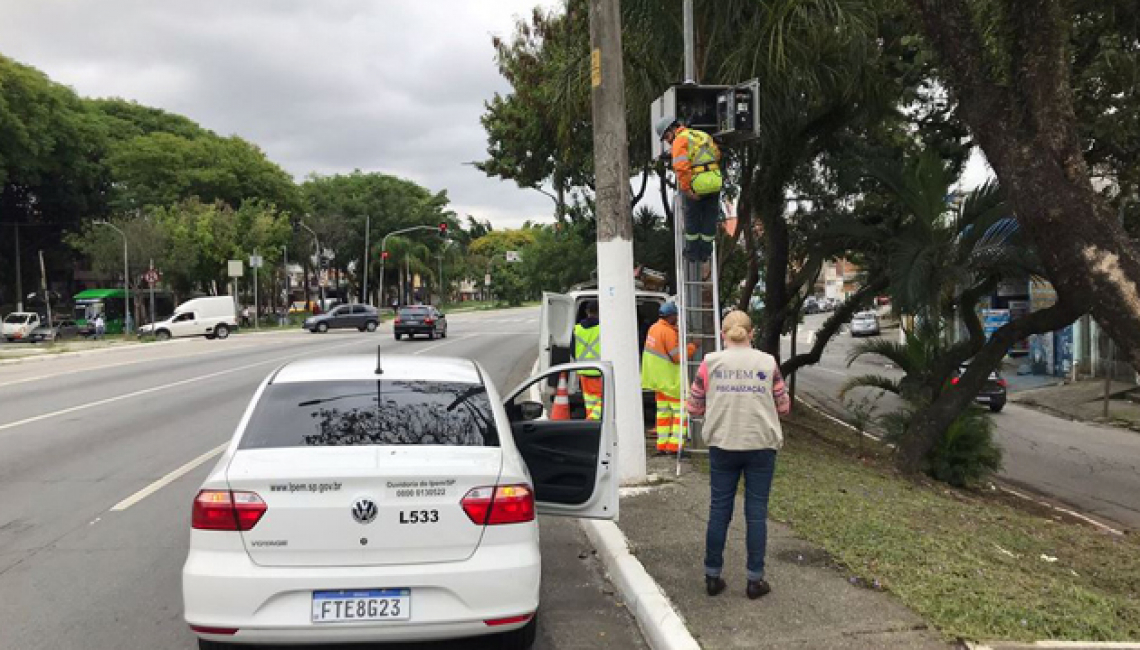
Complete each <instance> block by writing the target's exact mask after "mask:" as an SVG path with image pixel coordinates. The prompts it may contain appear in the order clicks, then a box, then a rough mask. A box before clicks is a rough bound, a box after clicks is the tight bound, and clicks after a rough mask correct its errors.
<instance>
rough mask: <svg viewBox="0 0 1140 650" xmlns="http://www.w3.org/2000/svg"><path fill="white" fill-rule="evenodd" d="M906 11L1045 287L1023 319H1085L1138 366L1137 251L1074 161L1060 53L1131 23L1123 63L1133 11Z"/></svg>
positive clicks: (1071, 98) (949, 1)
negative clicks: (1038, 306) (1103, 28)
mask: <svg viewBox="0 0 1140 650" xmlns="http://www.w3.org/2000/svg"><path fill="white" fill-rule="evenodd" d="M910 4H911V6H912V7H913V8H914V10H915V12H916V13H917V15H918V16H919V17H920V18H921V20H922V25H923V28H924V32H925V34H926V36H927V37H928V38H929V41H930V43H931V45H932V46H933V49H934V50H935V51H936V52H937V53H938V55H939V58H940V59H941V61H942V63H943V66H944V67H943V68H942V69H941V70H940V72H941V76H942V78H943V79H944V81H945V83H946V85H947V86H948V88H949V89H950V91H951V92H952V93H953V96H954V97H955V99H956V100H957V101H958V104H959V107H960V112H961V114H962V117H963V119H964V120H965V122H966V123H967V124H968V125H969V126H970V129H971V131H972V133H973V134H974V136H975V137H976V139H977V142H978V144H979V145H980V146H981V148H982V150H983V151H984V152H985V154H986V158H987V159H988V161H989V163H990V164H991V165H992V166H993V169H994V171H995V173H996V174H997V176H998V178H999V179H1000V181H1001V183H1002V186H1003V187H1004V188H1005V191H1006V193H1007V194H1008V196H1009V199H1010V203H1011V204H1012V206H1013V208H1014V211H1015V212H1016V213H1017V215H1018V217H1019V219H1020V221H1021V224H1022V226H1023V227H1024V229H1025V231H1026V233H1027V235H1028V236H1029V238H1030V239H1031V240H1032V242H1033V243H1034V245H1035V247H1036V249H1037V251H1038V253H1039V254H1040V256H1041V260H1042V262H1043V264H1044V267H1045V270H1046V274H1047V276H1048V278H1049V279H1050V280H1051V281H1052V282H1053V284H1054V286H1055V287H1056V288H1057V293H1058V303H1057V305H1055V306H1054V307H1051V308H1049V309H1046V310H1043V311H1042V312H1038V313H1037V314H1034V316H1036V319H1035V324H1037V325H1039V326H1041V327H1047V328H1049V329H1053V328H1055V327H1060V326H1063V325H1065V324H1066V323H1067V322H1070V321H1071V320H1073V319H1074V318H1076V317H1077V316H1079V315H1080V314H1081V313H1083V312H1085V311H1091V312H1092V314H1093V316H1095V317H1096V318H1097V321H1098V322H1100V323H1101V324H1102V325H1103V326H1104V327H1105V329H1106V330H1107V331H1108V332H1109V334H1110V335H1111V336H1112V338H1113V340H1115V341H1116V342H1117V344H1119V345H1120V346H1121V348H1122V349H1123V351H1124V353H1125V355H1126V357H1127V359H1128V360H1129V362H1130V363H1131V365H1132V366H1133V367H1134V368H1136V369H1137V370H1140V290H1138V288H1137V287H1138V286H1140V255H1137V251H1136V249H1135V247H1134V246H1133V245H1132V243H1131V242H1130V241H1129V239H1128V236H1127V233H1126V232H1125V230H1124V228H1123V226H1122V225H1121V224H1120V222H1119V219H1118V214H1117V213H1116V212H1115V211H1114V210H1112V208H1111V207H1110V205H1109V204H1108V202H1107V201H1106V200H1105V198H1104V197H1103V196H1101V195H1100V194H1098V193H1097V191H1096V189H1095V188H1094V187H1093V183H1092V180H1091V176H1092V170H1091V169H1090V167H1089V161H1088V160H1087V159H1086V158H1085V156H1084V152H1085V148H1086V142H1087V134H1085V135H1086V137H1085V138H1082V129H1081V126H1080V124H1079V123H1078V119H1077V115H1078V110H1077V106H1078V101H1080V100H1081V99H1085V98H1086V97H1087V87H1083V86H1079V85H1078V88H1079V89H1080V90H1081V91H1082V92H1085V93H1086V94H1081V93H1078V92H1075V91H1074V79H1077V80H1083V79H1087V78H1088V77H1086V76H1084V75H1085V73H1086V72H1087V71H1089V67H1088V57H1087V56H1086V57H1085V59H1081V58H1075V57H1074V56H1073V55H1074V48H1073V45H1072V39H1073V36H1074V34H1077V35H1081V34H1085V43H1088V42H1089V40H1088V38H1089V37H1088V34H1087V32H1084V30H1083V27H1084V25H1086V24H1087V23H1089V22H1094V23H1095V22H1101V23H1102V24H1104V23H1106V22H1107V23H1108V24H1111V25H1113V26H1114V28H1115V30H1116V31H1117V33H1118V34H1121V33H1123V32H1125V31H1126V28H1125V25H1131V26H1132V27H1131V30H1130V31H1131V32H1132V33H1131V35H1127V36H1124V37H1123V38H1118V39H1117V41H1116V42H1115V43H1109V45H1110V46H1111V47H1112V48H1114V49H1116V50H1117V51H1116V53H1114V54H1119V57H1121V58H1127V59H1129V60H1130V61H1135V57H1136V52H1137V50H1138V48H1140V46H1138V45H1137V42H1138V41H1137V38H1136V29H1137V27H1136V20H1135V15H1136V7H1135V3H1131V4H1128V3H1125V2H1110V1H1107V0H1105V1H1103V2H1100V1H1097V0H1087V1H1078V2H1062V1H1061V0H1023V1H1021V2H1017V3H1016V4H1008V3H999V2H993V1H992V0H985V1H980V2H967V1H966V0H911V3H910ZM1130 18H1131V20H1130ZM1074 25H1082V27H1080V28H1077V27H1074ZM1094 35H1095V30H1094ZM1100 36H1107V34H1105V33H1104V32H1100ZM1102 45H1103V44H1102ZM1080 53H1081V54H1086V55H1087V50H1082V51H1081V52H1080ZM1093 60H1094V61H1095V60H1096V59H1095V58H1094V59H1093ZM1092 76H1093V77H1095V73H1094V74H1093V75H1092ZM1105 112H1106V113H1107V112H1108V111H1107V110H1105ZM1134 160H1135V159H1133V162H1134ZM1006 327H1007V328H1009V334H1010V335H1017V336H1020V335H1024V331H1022V328H1015V327H1014V323H1010V324H1009V325H1007V326H1006ZM1003 329H1005V328H1003ZM1015 330H1016V331H1015ZM1000 333H1001V332H1000V331H999V334H1000ZM994 338H995V339H1005V338H1009V335H1003V336H1001V337H999V336H997V335H995V337H994ZM1010 342H1012V340H1011V341H1010ZM963 381H964V382H965V379H964V380H963ZM979 381H980V380H979Z"/></svg>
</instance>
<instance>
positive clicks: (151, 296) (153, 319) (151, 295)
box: [147, 259, 158, 338]
mask: <svg viewBox="0 0 1140 650" xmlns="http://www.w3.org/2000/svg"><path fill="white" fill-rule="evenodd" d="M147 281H148V282H149V284H150V322H151V328H150V336H151V338H154V323H156V322H158V319H157V318H155V317H154V259H151V260H150V277H149V278H147Z"/></svg>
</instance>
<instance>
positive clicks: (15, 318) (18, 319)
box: [4, 314, 29, 325]
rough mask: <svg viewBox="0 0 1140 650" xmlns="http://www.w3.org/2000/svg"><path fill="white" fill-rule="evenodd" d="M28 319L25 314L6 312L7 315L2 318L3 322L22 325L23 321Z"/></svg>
mask: <svg viewBox="0 0 1140 650" xmlns="http://www.w3.org/2000/svg"><path fill="white" fill-rule="evenodd" d="M28 320H29V317H28V316H27V315H25V314H8V317H7V318H5V319H4V322H5V323H11V324H13V325H23V324H24V323H26V322H28Z"/></svg>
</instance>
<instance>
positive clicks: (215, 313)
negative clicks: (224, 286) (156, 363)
mask: <svg viewBox="0 0 1140 650" xmlns="http://www.w3.org/2000/svg"><path fill="white" fill-rule="evenodd" d="M237 327H238V326H237V307H236V306H235V305H234V298H233V296H209V297H207V298H194V299H193V300H187V301H186V302H184V303H182V304H181V305H178V308H177V309H175V310H174V314H173V315H171V316H170V318H167V319H166V320H163V321H159V322H157V323H151V324H148V325H143V326H142V327H140V328H139V335H140V336H143V335H150V334H152V333H153V334H154V337H155V338H156V339H158V340H160V341H165V340H167V339H171V338H177V337H183V336H205V337H206V338H208V339H224V338H227V337H228V336H229V335H230V332H232V331H234V330H236V329H237Z"/></svg>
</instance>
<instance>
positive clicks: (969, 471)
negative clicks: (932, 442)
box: [926, 407, 1001, 487]
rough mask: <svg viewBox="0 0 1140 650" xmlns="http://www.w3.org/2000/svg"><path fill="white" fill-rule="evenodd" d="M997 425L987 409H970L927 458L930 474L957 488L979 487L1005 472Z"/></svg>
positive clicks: (961, 416) (958, 419)
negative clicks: (996, 431) (995, 475)
mask: <svg viewBox="0 0 1140 650" xmlns="http://www.w3.org/2000/svg"><path fill="white" fill-rule="evenodd" d="M993 433H994V423H993V421H992V420H991V419H990V414H989V413H987V412H986V411H984V410H983V409H980V408H977V407H970V408H968V409H966V410H965V411H963V412H962V414H961V415H959V416H958V418H957V419H956V420H954V422H953V423H952V424H951V425H950V427H949V428H947V429H946V433H944V434H943V435H942V439H941V440H939V441H938V444H937V445H936V446H935V447H934V449H932V450H930V455H929V456H928V457H927V459H926V462H927V473H928V474H930V476H932V477H934V478H935V479H937V480H939V481H945V482H946V483H949V484H950V485H954V486H957V487H968V486H971V485H975V484H977V483H978V482H979V481H980V480H982V479H983V478H985V477H986V476H987V475H989V474H991V473H993V472H996V471H998V470H999V469H1001V448H999V447H998V446H997V445H996V444H994V436H993Z"/></svg>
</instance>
